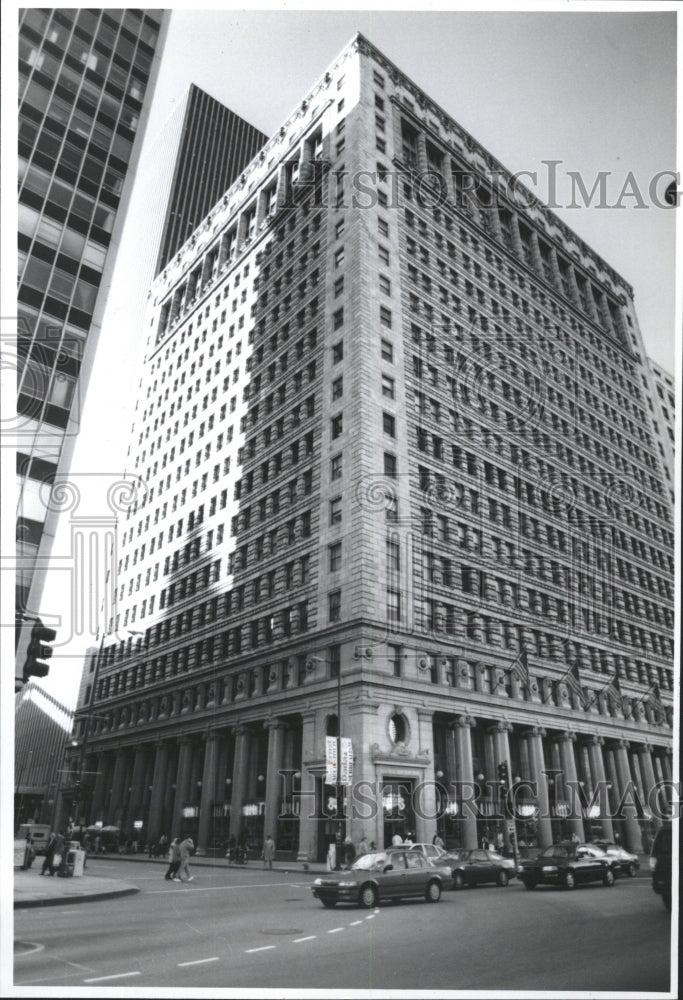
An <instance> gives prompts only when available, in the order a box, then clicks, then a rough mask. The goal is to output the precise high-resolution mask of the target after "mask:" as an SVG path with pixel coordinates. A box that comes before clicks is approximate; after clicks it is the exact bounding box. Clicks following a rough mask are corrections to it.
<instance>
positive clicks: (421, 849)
mask: <svg viewBox="0 0 683 1000" xmlns="http://www.w3.org/2000/svg"><path fill="white" fill-rule="evenodd" d="M408 850H410V851H417V853H418V854H421V855H422V857H423V858H426V859H427V861H433V862H435V863H436V864H438V862H439V858H442V857H443V856H444V854H445V853H446V852H445V851H444V849H443V847H437V845H436V844H412V845H411V846H410V847H409V848H408Z"/></svg>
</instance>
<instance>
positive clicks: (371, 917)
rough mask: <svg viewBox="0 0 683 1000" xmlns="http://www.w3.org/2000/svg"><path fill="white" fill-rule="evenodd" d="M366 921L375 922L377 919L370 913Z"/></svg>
mask: <svg viewBox="0 0 683 1000" xmlns="http://www.w3.org/2000/svg"><path fill="white" fill-rule="evenodd" d="M365 919H366V920H374V919H375V914H374V913H370V914H369V915H368V916H367V917H366V918H365Z"/></svg>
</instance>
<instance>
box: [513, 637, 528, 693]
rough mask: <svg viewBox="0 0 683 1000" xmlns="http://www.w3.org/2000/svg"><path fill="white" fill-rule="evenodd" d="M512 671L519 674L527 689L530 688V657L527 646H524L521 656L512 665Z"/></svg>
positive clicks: (520, 680)
mask: <svg viewBox="0 0 683 1000" xmlns="http://www.w3.org/2000/svg"><path fill="white" fill-rule="evenodd" d="M510 673H511V674H516V675H517V678H518V680H519V682H520V684H521V685H522V687H523V688H524V689H525V691H528V690H529V657H528V656H527V651H526V646H522V649H521V651H520V653H519V656H518V657H517V659H516V660H515V661H514V663H513V664H512V666H511V667H510Z"/></svg>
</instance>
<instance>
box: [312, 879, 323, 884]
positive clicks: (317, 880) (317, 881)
mask: <svg viewBox="0 0 683 1000" xmlns="http://www.w3.org/2000/svg"><path fill="white" fill-rule="evenodd" d="M322 884H323V880H322V879H321V878H317V879H315V881H314V882H313V885H322Z"/></svg>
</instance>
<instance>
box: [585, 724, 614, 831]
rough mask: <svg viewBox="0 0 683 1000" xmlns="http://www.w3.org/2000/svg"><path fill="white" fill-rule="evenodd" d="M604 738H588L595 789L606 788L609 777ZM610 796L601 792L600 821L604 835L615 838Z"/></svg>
mask: <svg viewBox="0 0 683 1000" xmlns="http://www.w3.org/2000/svg"><path fill="white" fill-rule="evenodd" d="M603 743H604V740H603V739H602V737H601V736H591V737H589V739H588V757H589V760H590V767H591V777H592V779H593V790H595V788H599V789H606V787H607V778H606V776H605V762H604V760H603V757H602V745H603ZM609 805H610V800H609V796H608V795H607V794H606V793H605V792H604V791H601V793H600V812H601V816H600V823H601V825H602V835H603V837H604V839H605V840H609V841H613V840H614V827H613V826H612V819H611V817H610V816H609V815H608V814H609Z"/></svg>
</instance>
